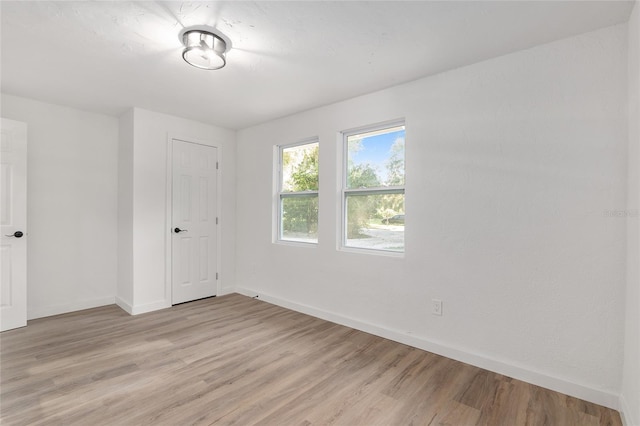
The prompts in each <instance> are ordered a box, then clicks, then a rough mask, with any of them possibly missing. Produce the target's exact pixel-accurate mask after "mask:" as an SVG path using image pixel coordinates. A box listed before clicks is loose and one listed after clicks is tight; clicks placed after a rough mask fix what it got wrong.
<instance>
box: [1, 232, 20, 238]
mask: <svg viewBox="0 0 640 426" xmlns="http://www.w3.org/2000/svg"><path fill="white" fill-rule="evenodd" d="M23 235H24V232H22V231H16V232H14V233H13V234H11V235H5V237H16V238H22V236H23Z"/></svg>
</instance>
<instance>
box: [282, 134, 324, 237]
mask: <svg viewBox="0 0 640 426" xmlns="http://www.w3.org/2000/svg"><path fill="white" fill-rule="evenodd" d="M313 144H317V145H318V189H317V190H307V191H283V190H282V189H283V187H284V178H283V172H284V167H283V161H282V160H283V156H284V151H285V150H286V149H289V148H294V147H297V146H303V145H313ZM274 148H275V149H274V154H275V157H276V158H275V163H276V175H277V176H276V179H275V183H276V187H275V191H274V192H275V198H274V216H275V222H276V223H275V226H274V242H276V243H282V244H289V245H300V246H303V247H316V246H317V245H318V242H319V239H320V235H319V232H318V237H317V238H316V241H300V240H290V239H285V238H284V235H283V232H284V229H283V226H282V219H283V201H284V199H285V198H303V197H309V196H313V195H315V197H316V198H317V199H318V228H319V227H320V220H319V219H320V158H319V157H320V138H318V137H317V136H316V137H310V138H306V139H302V140H299V141H297V142H293V143H288V144H282V145H276V146H275V147H274Z"/></svg>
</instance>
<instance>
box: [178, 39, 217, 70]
mask: <svg viewBox="0 0 640 426" xmlns="http://www.w3.org/2000/svg"><path fill="white" fill-rule="evenodd" d="M182 43H183V44H184V46H185V48H184V50H183V51H182V58H183V59H184V60H185V61H186V62H187V63H188V64H189V65H193V66H194V67H196V68H201V69H205V70H217V69H220V68H222V67H224V66H225V64H226V63H227V62H226V59H225V52H226V50H227V44H226V42H225V41H224V40H223V39H222V38H220V37H218V36H217V35H216V34H213V33H211V32H208V31H204V30H191V31H187V32H185V33H184V35H183V36H182Z"/></svg>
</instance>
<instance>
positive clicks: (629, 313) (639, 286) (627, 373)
mask: <svg viewBox="0 0 640 426" xmlns="http://www.w3.org/2000/svg"><path fill="white" fill-rule="evenodd" d="M628 40H629V44H628V49H629V56H628V80H629V83H628V92H629V118H628V123H629V155H628V157H629V163H628V164H629V168H628V187H627V194H628V195H627V197H628V198H627V215H626V217H625V218H626V221H627V226H628V229H627V293H626V303H627V305H626V321H625V324H626V329H625V347H624V369H623V373H622V377H623V379H622V397H621V402H622V403H621V405H622V407H621V408H622V413H623V415H624V417H625V420H626V424H627V425H640V250H639V249H638V248H639V246H640V227H639V226H638V220H639V218H638V208H640V205H639V203H638V199H639V195H640V194H639V193H640V183H639V181H640V176H639V174H638V172H639V170H638V168H639V167H640V3H638V2H636V4H635V7H634V10H633V13H632V15H631V19H630V20H629V24H628Z"/></svg>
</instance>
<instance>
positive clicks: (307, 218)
mask: <svg viewBox="0 0 640 426" xmlns="http://www.w3.org/2000/svg"><path fill="white" fill-rule="evenodd" d="M281 200H282V236H281V239H283V240H290V241H303V242H307V243H317V242H318V195H317V194H313V195H304V196H296V197H282V199H281Z"/></svg>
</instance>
